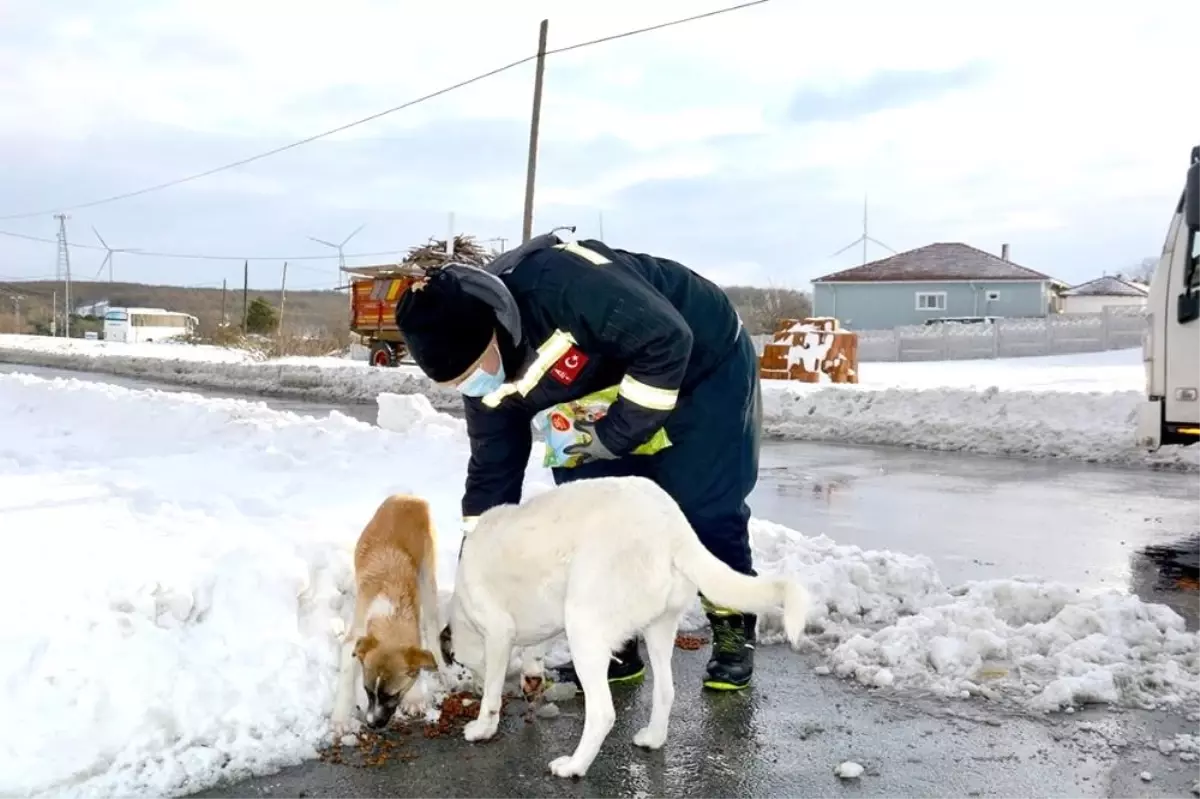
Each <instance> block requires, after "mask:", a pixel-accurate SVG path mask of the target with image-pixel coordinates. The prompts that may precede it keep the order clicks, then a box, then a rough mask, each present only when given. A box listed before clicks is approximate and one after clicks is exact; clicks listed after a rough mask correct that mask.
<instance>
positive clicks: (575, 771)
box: [550, 755, 587, 777]
mask: <svg viewBox="0 0 1200 799" xmlns="http://www.w3.org/2000/svg"><path fill="white" fill-rule="evenodd" d="M550 773H551V774H553V775H554V776H556V777H582V776H583V775H584V774H587V768H586V767H584V766H582V765H580V763H579V762H578V761H577V760H575V758H574V757H572V756H571V755H563V756H562V757H556V758H555V759H554V760H551V761H550Z"/></svg>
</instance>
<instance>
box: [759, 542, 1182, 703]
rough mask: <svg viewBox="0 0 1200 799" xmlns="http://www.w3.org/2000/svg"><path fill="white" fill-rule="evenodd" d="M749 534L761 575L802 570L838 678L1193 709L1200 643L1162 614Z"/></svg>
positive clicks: (817, 634) (1169, 613)
mask: <svg viewBox="0 0 1200 799" xmlns="http://www.w3.org/2000/svg"><path fill="white" fill-rule="evenodd" d="M751 534H752V539H753V540H752V543H753V547H754V553H755V567H756V568H757V569H758V571H759V572H760V573H761V574H796V575H799V577H800V579H801V580H802V581H803V582H804V583H805V585H807V586H808V588H809V591H810V592H811V594H812V597H813V609H812V610H811V611H810V614H809V627H810V631H811V634H812V635H813V641H814V643H815V644H816V645H817V646H818V648H819V649H820V650H821V651H822V652H823V654H824V655H825V656H827V657H828V660H829V665H830V667H831V670H832V672H833V673H834V674H836V675H838V676H841V677H848V678H853V679H855V680H857V681H858V682H861V683H863V684H864V685H868V686H873V687H878V688H888V687H892V686H896V687H903V688H906V689H919V690H924V691H929V692H931V693H934V694H936V695H940V696H946V697H953V696H957V697H967V696H975V695H979V696H984V697H987V698H990V699H1006V700H1011V701H1015V702H1017V703H1018V704H1020V705H1022V706H1024V707H1027V708H1031V709H1035V710H1054V709H1059V708H1065V707H1070V706H1074V705H1080V704H1086V703H1107V704H1120V705H1132V706H1138V707H1181V708H1191V709H1194V708H1196V707H1197V706H1198V704H1197V703H1200V639H1198V638H1197V635H1196V634H1195V633H1189V632H1187V631H1186V630H1185V624H1184V620H1183V618H1182V617H1181V616H1179V615H1178V614H1177V613H1175V612H1174V611H1173V610H1171V609H1170V608H1168V607H1166V606H1164V605H1152V604H1147V603H1145V602H1143V601H1141V600H1140V599H1138V598H1137V597H1133V596H1129V595H1126V594H1123V593H1120V592H1118V591H1115V590H1091V591H1084V590H1081V589H1076V588H1073V587H1070V586H1064V585H1060V584H1054V583H1045V582H1040V581H1023V580H990V581H983V582H971V583H966V584H964V585H963V586H958V587H954V588H951V589H947V588H946V587H945V586H943V584H942V582H941V579H940V578H939V577H938V575H937V572H936V570H935V569H934V566H933V564H932V562H931V561H930V560H928V559H927V558H924V557H909V556H906V555H901V554H897V553H893V552H878V551H866V552H864V551H862V550H861V549H859V548H858V547H853V546H839V545H837V544H835V543H834V542H833V541H831V540H829V539H828V538H827V537H825V536H820V537H817V538H806V537H804V536H802V535H801V534H799V533H797V532H795V531H794V530H790V529H788V528H786V527H782V526H780V525H777V524H772V523H770V522H762V521H757V522H756V523H755V526H754V528H753V529H752V531H751ZM768 624H771V625H772V626H774V625H775V624H777V621H775V620H774V619H769V620H768ZM772 637H774V638H777V637H778V634H777V631H775V635H774V636H772Z"/></svg>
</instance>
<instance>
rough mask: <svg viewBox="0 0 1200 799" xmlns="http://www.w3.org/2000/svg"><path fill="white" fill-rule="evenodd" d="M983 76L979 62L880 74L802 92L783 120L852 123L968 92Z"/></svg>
mask: <svg viewBox="0 0 1200 799" xmlns="http://www.w3.org/2000/svg"><path fill="white" fill-rule="evenodd" d="M987 75H988V68H987V66H986V65H984V64H982V63H980V62H971V63H968V64H963V65H962V66H956V67H952V68H949V69H938V70H927V71H922V70H912V69H892V70H883V71H880V72H877V73H875V74H874V75H871V76H870V77H868V78H866V79H865V80H862V81H860V82H858V83H855V84H851V85H849V86H840V87H837V88H832V87H831V88H819V87H806V88H802V89H800V90H799V91H797V92H796V94H795V95H794V96H793V97H792V101H791V103H789V104H788V109H787V118H788V121H790V122H793V123H797V124H805V123H810V122H833V121H842V120H851V119H856V118H858V117H862V116H866V115H868V114H872V113H875V112H876V111H886V110H889V109H893V108H906V107H908V106H912V105H916V104H917V103H920V102H923V101H927V100H932V99H934V98H937V97H939V96H940V95H943V94H946V93H947V92H951V91H954V90H957V89H965V88H970V87H972V86H975V85H977V84H978V83H979V82H981V81H982V80H983V79H984V78H985V77H986V76H987Z"/></svg>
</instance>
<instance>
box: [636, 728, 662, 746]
mask: <svg viewBox="0 0 1200 799" xmlns="http://www.w3.org/2000/svg"><path fill="white" fill-rule="evenodd" d="M666 742H667V731H666V730H656V729H654V728H653V727H651V726H650V725H646V726H645V727H642V728H641V729H640V730H638V731H637V733H636V734H635V735H634V736H633V745H634V746H640V747H642V748H643V749H660V748H662V745H663V744H665V743H666Z"/></svg>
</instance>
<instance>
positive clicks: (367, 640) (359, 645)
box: [354, 633, 379, 660]
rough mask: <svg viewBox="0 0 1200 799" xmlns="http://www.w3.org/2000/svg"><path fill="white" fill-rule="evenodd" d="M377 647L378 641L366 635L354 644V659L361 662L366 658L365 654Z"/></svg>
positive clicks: (368, 634) (372, 636)
mask: <svg viewBox="0 0 1200 799" xmlns="http://www.w3.org/2000/svg"><path fill="white" fill-rule="evenodd" d="M378 645H379V641H378V640H377V639H376V638H375V636H374V635H371V634H370V633H367V634H366V635H364V636H362V637H361V638H359V639H358V641H357V642H355V644H354V657H356V658H358V659H359V660H362V659H363V658H364V657H366V656H367V653H368V652H370V651H371V650H372V649H374V648H375V647H376V646H378Z"/></svg>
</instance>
